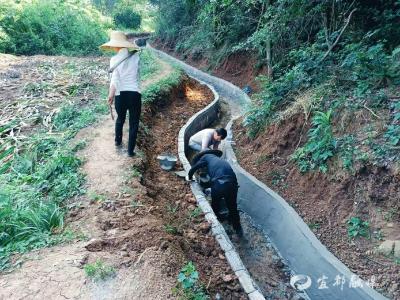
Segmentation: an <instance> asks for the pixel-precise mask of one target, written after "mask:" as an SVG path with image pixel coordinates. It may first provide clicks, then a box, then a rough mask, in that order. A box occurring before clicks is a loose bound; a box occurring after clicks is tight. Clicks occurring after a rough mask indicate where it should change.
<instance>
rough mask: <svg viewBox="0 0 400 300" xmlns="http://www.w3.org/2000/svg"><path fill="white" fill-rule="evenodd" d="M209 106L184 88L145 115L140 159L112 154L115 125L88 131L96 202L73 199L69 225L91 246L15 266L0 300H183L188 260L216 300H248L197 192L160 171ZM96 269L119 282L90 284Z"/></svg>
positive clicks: (190, 86) (48, 251) (91, 192)
mask: <svg viewBox="0 0 400 300" xmlns="http://www.w3.org/2000/svg"><path fill="white" fill-rule="evenodd" d="M165 68H167V72H168V68H169V67H167V66H165V65H164V71H165ZM148 83H149V82H147V84H148ZM144 85H146V83H145V84H144ZM211 100H212V93H211V92H210V91H209V90H208V89H205V88H204V87H203V86H200V85H199V84H197V83H196V82H194V81H191V80H189V79H185V81H184V82H183V83H182V84H181V86H179V87H177V88H176V89H174V90H173V91H172V94H171V96H170V97H164V98H163V99H160V101H159V102H158V103H157V104H156V105H154V106H153V107H145V108H144V109H143V124H144V125H143V126H142V127H141V129H140V134H139V135H140V137H139V140H138V144H139V145H138V149H137V153H138V154H137V156H135V157H134V158H133V159H132V158H128V157H127V156H126V153H125V150H124V149H116V148H115V147H114V145H113V134H114V126H113V122H112V121H111V120H110V119H109V117H108V116H107V117H106V118H104V119H103V120H102V121H101V122H100V123H99V124H98V125H97V126H95V127H91V128H86V129H84V130H82V131H81V132H80V133H79V134H78V136H77V137H76V139H75V141H74V142H79V141H82V140H84V139H86V140H87V141H88V145H87V147H86V148H85V149H84V150H82V152H81V153H80V155H81V156H82V158H83V159H84V160H85V164H84V166H83V171H84V172H85V173H86V174H87V185H86V188H87V190H88V193H87V194H85V195H83V196H80V197H78V198H76V199H71V201H70V203H69V206H70V207H72V209H71V210H70V212H69V215H68V218H67V221H66V223H67V227H68V228H70V229H72V230H73V231H75V232H81V233H82V235H83V236H84V238H82V239H81V240H80V241H79V240H78V241H75V242H73V243H71V244H68V245H59V246H56V247H51V248H44V249H40V250H37V251H33V252H30V253H28V254H26V255H23V256H16V257H14V260H18V259H21V260H22V261H23V262H24V263H23V264H22V266H21V268H20V269H18V270H15V271H13V272H11V273H9V274H2V275H1V276H0V299H7V300H8V299H46V298H47V299H171V298H176V296H175V295H173V293H172V288H173V287H175V285H176V282H177V281H176V278H177V275H178V273H179V271H180V269H181V268H182V266H183V265H184V264H185V263H186V262H187V261H189V260H191V261H193V262H194V264H195V265H196V266H197V268H198V271H199V273H200V279H201V281H202V282H203V283H204V286H205V288H206V290H207V291H208V292H209V293H210V295H211V296H212V297H213V298H215V296H216V294H217V293H219V294H220V295H221V297H222V299H245V298H246V297H245V294H244V293H243V292H242V290H241V287H240V285H239V282H238V280H237V279H236V278H235V276H234V274H233V273H232V270H231V269H230V267H229V265H228V263H227V261H226V259H225V257H224V255H223V252H222V251H221V249H220V248H219V246H218V244H217V243H216V241H215V240H214V238H213V237H212V235H211V233H210V232H209V231H210V228H209V225H208V223H207V222H206V221H205V220H204V218H203V216H202V215H201V214H199V213H198V211H197V210H195V208H196V207H195V199H194V197H193V196H192V194H191V192H190V188H189V186H188V185H187V184H185V183H184V182H183V181H182V180H180V179H178V178H177V177H176V175H175V174H174V173H167V172H164V171H162V170H161V169H160V167H159V165H158V162H157V161H156V156H157V155H158V154H159V153H160V152H165V151H170V152H172V153H177V135H178V131H179V129H180V128H181V126H182V125H183V124H184V123H185V122H186V121H187V119H188V118H189V117H190V116H192V115H193V114H194V113H196V112H197V111H198V110H200V109H201V108H203V107H204V106H205V105H207V104H208V103H209V102H210V101H211ZM125 128H127V124H126V125H125ZM126 136H127V134H125V136H124V139H125V140H124V145H126ZM172 229H173V230H172ZM98 259H101V260H102V261H104V262H105V264H108V265H111V266H113V267H114V268H115V269H116V271H117V272H116V276H115V277H113V278H111V279H109V280H107V281H105V282H92V280H91V279H89V278H88V277H86V275H85V272H84V270H83V266H84V265H85V264H87V263H93V262H95V261H96V260H98Z"/></svg>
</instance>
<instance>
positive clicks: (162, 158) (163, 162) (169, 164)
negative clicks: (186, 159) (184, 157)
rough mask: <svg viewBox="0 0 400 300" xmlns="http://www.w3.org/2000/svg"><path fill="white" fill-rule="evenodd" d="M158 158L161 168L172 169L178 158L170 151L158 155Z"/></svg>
mask: <svg viewBox="0 0 400 300" xmlns="http://www.w3.org/2000/svg"><path fill="white" fill-rule="evenodd" d="M157 160H158V162H159V163H160V167H161V169H163V170H165V171H171V170H172V169H173V168H174V167H175V165H176V162H177V161H178V158H177V157H176V156H175V155H172V154H170V153H163V154H160V155H159V156H157Z"/></svg>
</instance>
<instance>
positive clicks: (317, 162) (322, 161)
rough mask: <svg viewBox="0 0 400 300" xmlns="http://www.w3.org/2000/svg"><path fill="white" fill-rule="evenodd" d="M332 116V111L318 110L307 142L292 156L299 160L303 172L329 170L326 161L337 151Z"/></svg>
mask: <svg viewBox="0 0 400 300" xmlns="http://www.w3.org/2000/svg"><path fill="white" fill-rule="evenodd" d="M331 116H332V112H331V111H328V112H327V113H323V112H316V114H315V116H314V118H313V120H312V125H313V127H312V128H311V129H310V130H309V132H308V141H307V143H306V144H305V145H304V146H303V147H300V148H299V149H297V150H296V152H295V153H294V154H293V156H292V157H293V159H294V160H295V161H297V163H298V165H299V168H300V171H301V172H306V171H308V170H313V169H316V168H319V170H320V171H322V172H324V173H325V172H326V171H327V170H328V166H327V164H326V162H327V160H328V159H329V158H330V157H332V156H333V153H334V151H335V150H334V149H335V139H334V138H333V133H332V125H331Z"/></svg>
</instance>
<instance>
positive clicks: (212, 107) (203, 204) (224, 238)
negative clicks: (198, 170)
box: [178, 81, 265, 300]
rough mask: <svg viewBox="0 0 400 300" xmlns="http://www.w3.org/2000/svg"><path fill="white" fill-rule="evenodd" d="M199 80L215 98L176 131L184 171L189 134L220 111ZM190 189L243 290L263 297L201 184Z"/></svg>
mask: <svg viewBox="0 0 400 300" xmlns="http://www.w3.org/2000/svg"><path fill="white" fill-rule="evenodd" d="M199 82H200V83H202V84H205V85H207V86H208V87H209V88H210V89H211V90H212V92H213V93H214V101H213V102H212V103H211V104H209V105H208V106H207V107H206V108H204V109H203V110H201V111H200V112H198V113H197V114H195V115H194V116H192V117H191V118H190V119H189V120H188V122H187V123H186V124H185V125H184V126H183V127H182V128H181V130H180V131H179V135H178V156H179V160H180V161H181V163H182V165H183V168H184V169H185V171H186V172H189V170H190V167H191V166H190V163H189V161H188V159H187V157H186V153H187V152H186V151H187V148H186V147H187V144H188V141H189V138H190V137H191V136H192V135H193V134H194V133H196V132H198V131H200V130H202V129H203V128H206V127H207V126H209V125H210V124H211V123H212V122H213V121H214V120H215V119H216V118H217V117H218V111H219V106H220V103H219V95H218V93H217V92H216V91H215V90H214V88H213V87H212V86H210V85H208V84H206V83H204V82H201V81H199ZM191 189H192V192H193V194H194V196H195V197H196V200H197V205H198V206H199V207H200V208H201V210H202V211H203V213H204V214H205V218H206V220H207V221H208V222H209V223H210V224H211V231H212V234H213V235H214V237H215V239H216V240H217V241H218V243H219V245H220V247H221V248H222V250H223V251H224V252H225V257H226V259H227V261H228V263H229V265H230V266H231V268H232V270H233V271H234V272H235V275H236V276H237V277H238V279H239V282H240V284H241V286H242V287H243V289H244V291H245V293H246V294H247V296H248V297H249V299H251V300H262V299H265V298H264V297H263V295H262V294H261V293H260V292H259V291H258V289H257V286H256V285H255V283H254V281H253V280H252V279H251V276H250V274H249V272H248V271H247V269H246V267H245V266H244V264H243V262H242V260H241V259H240V256H239V255H238V253H237V252H236V250H235V248H234V246H233V245H232V242H231V241H230V239H229V237H228V235H227V234H226V232H225V229H224V227H223V226H222V225H221V223H220V222H219V221H218V219H217V217H216V216H215V214H214V212H213V210H212V208H211V206H210V204H209V203H208V201H207V199H206V198H205V195H204V194H203V191H202V189H201V187H200V186H199V185H198V184H197V183H196V182H193V183H191Z"/></svg>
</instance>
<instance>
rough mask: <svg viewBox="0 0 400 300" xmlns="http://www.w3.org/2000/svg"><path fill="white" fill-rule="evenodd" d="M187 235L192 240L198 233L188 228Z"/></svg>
mask: <svg viewBox="0 0 400 300" xmlns="http://www.w3.org/2000/svg"><path fill="white" fill-rule="evenodd" d="M187 237H188V238H189V239H191V240H195V239H196V237H197V236H196V233H195V232H194V231H193V230H191V229H190V230H188V233H187Z"/></svg>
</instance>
